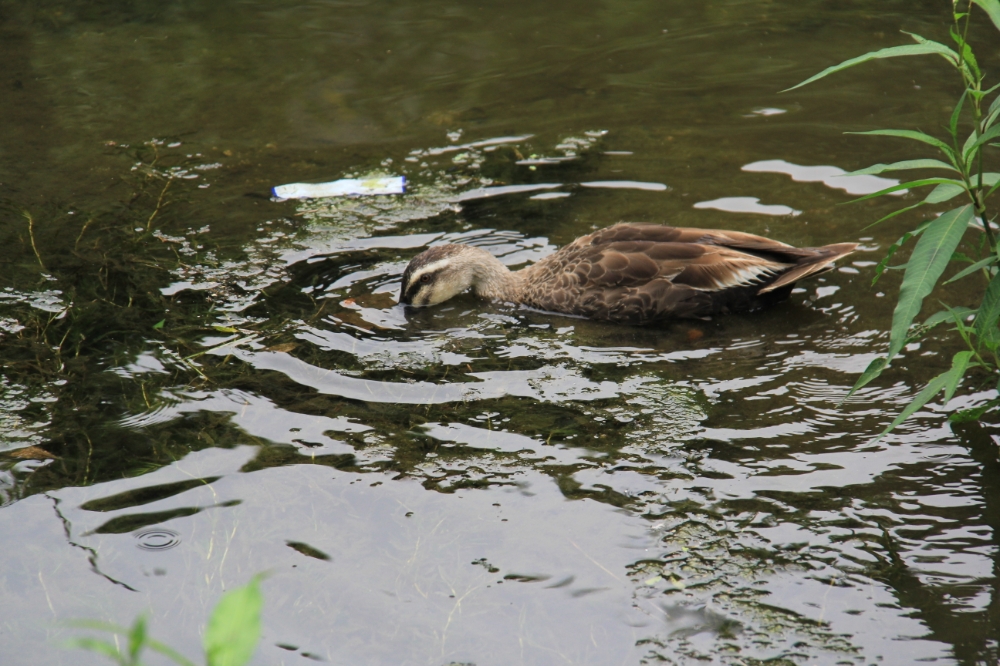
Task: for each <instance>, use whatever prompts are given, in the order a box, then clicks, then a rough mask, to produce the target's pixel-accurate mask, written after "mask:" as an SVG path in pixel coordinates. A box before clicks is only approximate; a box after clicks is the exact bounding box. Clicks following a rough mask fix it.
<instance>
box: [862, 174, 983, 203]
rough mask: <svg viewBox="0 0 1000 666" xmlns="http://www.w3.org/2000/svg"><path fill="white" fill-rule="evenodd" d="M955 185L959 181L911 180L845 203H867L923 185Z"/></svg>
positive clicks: (949, 179) (944, 179) (938, 179)
mask: <svg viewBox="0 0 1000 666" xmlns="http://www.w3.org/2000/svg"><path fill="white" fill-rule="evenodd" d="M956 183H957V184H959V185H961V182H960V181H957V180H953V179H951V178H925V179H923V180H911V181H910V182H908V183H900V184H899V185H893V186H892V187H887V188H885V189H884V190H879V191H878V192H872V193H871V194H866V195H865V196H863V197H858V198H857V199H851V200H850V201H848V202H847V203H858V202H861V201H867V200H868V199H874V198H876V197H880V196H882V195H883V194H889V193H890V192H898V191H899V190H909V189H912V188H914V187H924V186H925V185H953V184H956ZM963 189H964V188H963ZM932 192H933V191H932ZM952 196H954V195H952ZM926 202H927V200H926V199H925V200H924V203H926Z"/></svg>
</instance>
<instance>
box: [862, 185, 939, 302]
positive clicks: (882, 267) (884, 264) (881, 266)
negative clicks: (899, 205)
mask: <svg viewBox="0 0 1000 666" xmlns="http://www.w3.org/2000/svg"><path fill="white" fill-rule="evenodd" d="M918 205H919V204H918ZM910 208H916V206H911V207H910ZM903 210H907V209H905V208H904V209H903ZM896 212H897V213H900V212H902V211H896ZM886 217H889V216H888V215H887V216H886ZM882 219H885V218H882ZM881 221H882V220H879V222H881ZM931 222H933V220H926V221H924V222H921V223H920V224H919V225H918V226H917V227H916V228H915V229H911V230H910V231H907V232H906V233H905V234H903V237H902V238H900V239H899V240H898V241H896V242H895V243H893V244H892V245H890V246H889V249H888V250H886V253H885V256H884V257H882V261H880V262H878V266H876V267H875V277H873V278H872V284H871V286H873V287H874V286H875V283H876V282H878V279H879V278H880V277H882V273H884V272H885V271H886V270H888V269H889V260H890V259H892V255H894V254H896V251H897V250H899V248H901V247H903V245H905V244H906V241H908V240H910V239H911V238H913V237H914V236H919V235H920V234H922V233H923V232H924V230H925V229H926V228H927V227H929V226H930V224H931Z"/></svg>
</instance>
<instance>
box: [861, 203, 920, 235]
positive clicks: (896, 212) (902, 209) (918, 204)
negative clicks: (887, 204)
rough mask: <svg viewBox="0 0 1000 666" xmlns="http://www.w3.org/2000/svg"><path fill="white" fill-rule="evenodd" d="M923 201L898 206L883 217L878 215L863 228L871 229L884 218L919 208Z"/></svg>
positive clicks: (883, 220) (884, 219)
mask: <svg viewBox="0 0 1000 666" xmlns="http://www.w3.org/2000/svg"><path fill="white" fill-rule="evenodd" d="M925 203H926V202H924V201H921V202H919V203H915V204H913V205H912V206H906V207H905V208H900V209H899V210H894V211H893V212H891V213H889V214H888V215H886V216H884V217H880V218H879V219H877V220H875V221H874V222H872V223H871V224H869V225H868V226H867V227H865V229H871V228H872V227H874V226H875V225H876V224H882V223H883V222H885V221H886V220H888V219H891V218H893V217H896V216H897V215H902V214H903V213H905V212H906V211H908V210H913V209H914V208H920V207H921V206H923V205H924V204H925Z"/></svg>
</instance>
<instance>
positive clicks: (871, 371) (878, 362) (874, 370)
mask: <svg viewBox="0 0 1000 666" xmlns="http://www.w3.org/2000/svg"><path fill="white" fill-rule="evenodd" d="M888 362H889V359H887V358H885V357H884V356H879V357H878V358H877V359H875V360H874V361H872V362H871V363H869V364H868V367H867V368H865V371H864V372H862V373H861V376H860V377H858V381H856V382H854V386H853V387H851V390H850V391H848V393H847V395H846V396H844V400H847V399H848V398H850V397H851V396H852V395H854V393H855V392H856V391H857V390H858V389H860V388H861V387H862V386H864V385H866V384H868V383H869V382H870V381H872V380H873V379H875V378H876V377H878V376H879V375H880V374H882V371H883V370H885V366H886V365H887V364H888ZM844 400H841V401H840V402H841V404H843V402H844Z"/></svg>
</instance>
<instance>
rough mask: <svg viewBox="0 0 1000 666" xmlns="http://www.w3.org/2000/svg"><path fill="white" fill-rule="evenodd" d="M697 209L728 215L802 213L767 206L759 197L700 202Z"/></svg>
mask: <svg viewBox="0 0 1000 666" xmlns="http://www.w3.org/2000/svg"><path fill="white" fill-rule="evenodd" d="M694 207H695V208H714V209H715V210H723V211H726V212H727V213H758V214H760V215H798V214H799V213H801V212H802V211H800V210H795V209H794V208H790V207H788V206H782V205H766V204H762V203H760V199H758V198H757V197H723V198H721V199H713V200H712V201H699V202H698V203H696V204H695V205H694Z"/></svg>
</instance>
